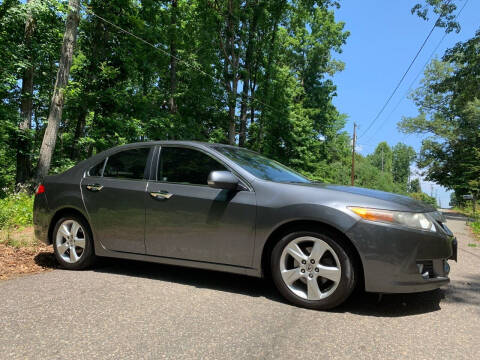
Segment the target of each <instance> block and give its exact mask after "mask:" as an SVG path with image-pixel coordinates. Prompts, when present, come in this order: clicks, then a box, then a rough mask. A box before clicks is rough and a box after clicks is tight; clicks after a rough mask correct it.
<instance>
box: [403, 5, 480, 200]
mask: <svg viewBox="0 0 480 360" xmlns="http://www.w3.org/2000/svg"><path fill="white" fill-rule="evenodd" d="M458 4H459V1H456V0H425V1H424V2H423V3H419V4H417V5H416V6H415V7H414V8H413V9H412V13H416V14H417V15H418V16H420V17H422V18H424V19H428V14H429V12H431V11H433V12H434V13H435V14H436V15H437V16H439V20H438V21H437V26H440V27H444V28H445V31H446V32H450V31H453V30H455V31H456V32H458V31H459V30H460V25H459V24H458V22H457V21H456V15H455V10H456V9H457V7H458ZM412 98H413V100H414V101H415V103H416V105H417V108H418V110H419V115H418V116H416V117H411V118H404V119H403V120H402V121H401V122H400V123H399V129H400V130H401V131H403V132H405V133H421V134H429V135H433V136H429V137H428V138H427V139H425V140H424V141H423V142H422V149H421V151H420V154H419V157H418V165H419V167H420V168H422V169H424V171H425V174H426V178H427V180H432V181H436V182H437V183H439V184H441V185H443V186H445V187H447V188H449V189H453V190H454V191H455V195H454V196H455V199H456V201H458V200H459V199H460V198H461V195H463V194H467V193H471V194H473V195H474V196H475V197H476V198H478V197H479V194H480V180H479V179H480V30H478V31H477V32H476V34H475V36H474V37H473V38H472V39H470V40H467V41H465V42H459V43H457V44H456V45H455V46H454V47H453V48H451V49H448V50H447V51H446V52H445V54H444V56H443V57H442V59H441V60H437V59H435V60H433V61H432V62H431V63H430V65H429V67H428V68H427V69H426V70H425V74H424V79H423V80H422V82H421V86H420V87H419V88H418V89H417V90H416V91H414V92H413V94H412Z"/></svg>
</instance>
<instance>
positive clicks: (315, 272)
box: [280, 236, 342, 300]
mask: <svg viewBox="0 0 480 360" xmlns="http://www.w3.org/2000/svg"><path fill="white" fill-rule="evenodd" d="M280 274H281V276H282V279H283V282H284V283H285V285H286V286H287V288H288V289H289V290H290V291H291V292H292V293H294V294H295V295H297V296H298V297H300V298H302V299H305V300H321V299H325V298H327V297H328V296H330V295H331V294H333V292H334V291H335V289H336V288H337V286H338V284H339V283H340V279H341V275H342V269H341V266H340V261H339V260H338V256H337V254H336V253H335V251H334V250H333V249H332V247H331V246H330V245H328V244H327V242H325V241H324V240H322V239H320V238H316V237H312V236H302V237H298V238H296V239H293V240H292V241H290V242H289V243H288V244H287V245H286V246H285V248H284V249H283V251H282V255H281V257H280Z"/></svg>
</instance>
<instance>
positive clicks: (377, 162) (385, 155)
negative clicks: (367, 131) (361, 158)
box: [368, 141, 393, 173]
mask: <svg viewBox="0 0 480 360" xmlns="http://www.w3.org/2000/svg"><path fill="white" fill-rule="evenodd" d="M368 158H369V159H370V162H371V163H372V165H373V166H375V167H376V168H377V169H379V170H381V171H382V172H386V173H391V172H392V166H393V152H392V149H391V148H390V146H388V144H387V142H386V141H383V142H381V143H379V144H378V145H377V147H376V148H375V151H374V152H373V154H371V155H368Z"/></svg>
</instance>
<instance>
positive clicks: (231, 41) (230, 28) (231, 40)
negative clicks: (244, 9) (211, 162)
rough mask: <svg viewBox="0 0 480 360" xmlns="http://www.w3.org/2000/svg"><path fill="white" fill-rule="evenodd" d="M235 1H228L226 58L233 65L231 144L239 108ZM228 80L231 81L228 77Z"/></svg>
mask: <svg viewBox="0 0 480 360" xmlns="http://www.w3.org/2000/svg"><path fill="white" fill-rule="evenodd" d="M233 21H234V19H233V1H232V0H229V2H228V17H227V34H228V36H227V41H228V45H229V46H228V50H229V52H230V54H228V55H229V57H230V59H228V58H227V59H225V61H230V65H231V67H232V75H231V77H232V86H231V88H230V90H231V91H230V96H229V102H228V103H229V104H228V117H229V119H230V123H229V128H228V143H229V144H230V145H235V136H236V119H235V111H236V109H237V89H238V61H239V59H238V58H237V56H236V54H235V29H234V23H233ZM226 81H229V79H228V78H227V79H226Z"/></svg>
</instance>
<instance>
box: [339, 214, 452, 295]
mask: <svg viewBox="0 0 480 360" xmlns="http://www.w3.org/2000/svg"><path fill="white" fill-rule="evenodd" d="M347 235H348V236H349V237H350V239H352V241H353V242H354V244H355V245H356V247H357V249H358V251H359V253H360V257H361V260H362V265H363V270H364V278H365V290H366V291H369V292H378V293H412V292H421V291H428V290H433V289H437V288H439V287H441V286H442V285H445V284H448V283H449V281H450V279H449V278H448V274H449V271H450V267H449V265H448V262H447V260H448V259H453V260H456V254H457V243H456V240H455V238H454V237H453V236H448V235H447V234H445V233H443V232H441V231H440V229H439V231H437V232H426V231H419V230H412V229H406V228H403V227H400V226H398V227H396V226H391V225H386V224H380V223H372V222H367V221H359V222H358V223H357V224H356V225H355V226H353V227H352V229H350V230H349V232H348V233H347Z"/></svg>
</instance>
